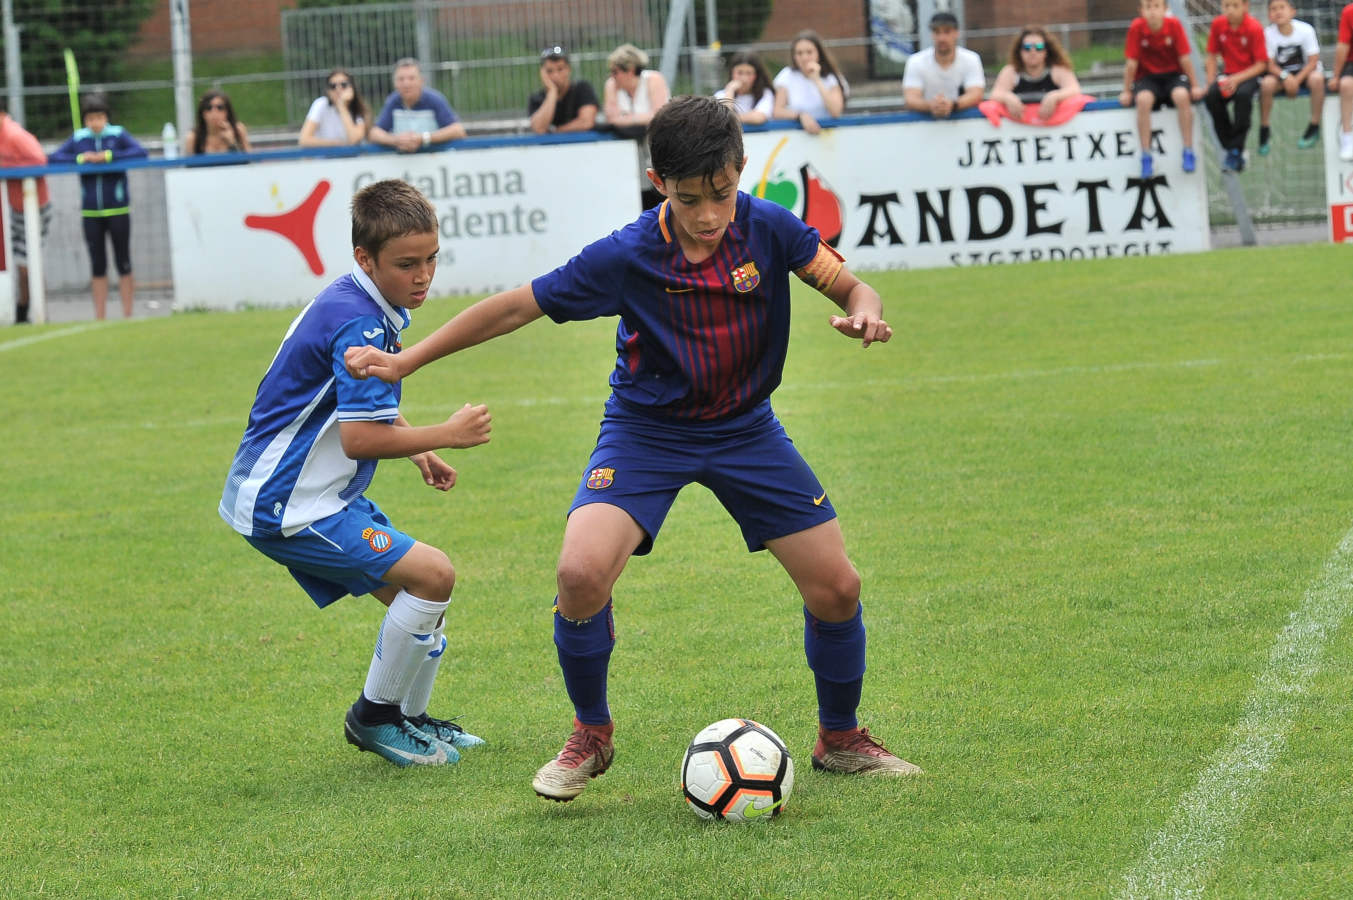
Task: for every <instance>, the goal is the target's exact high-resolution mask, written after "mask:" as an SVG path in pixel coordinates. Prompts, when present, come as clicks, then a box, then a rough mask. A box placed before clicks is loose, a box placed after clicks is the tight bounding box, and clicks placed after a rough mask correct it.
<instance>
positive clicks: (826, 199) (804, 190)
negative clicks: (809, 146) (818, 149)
mask: <svg viewBox="0 0 1353 900" xmlns="http://www.w3.org/2000/svg"><path fill="white" fill-rule="evenodd" d="M786 143H787V139H781V141H780V143H779V144H778V145H776V147H775V149H774V150H773V151H771V154H770V158H769V159H767V160H766V165H765V168H764V169H763V170H762V173H761V179H760V181H759V182H758V183H757V186H756V188H755V190H753V191H752V193H753V195H755V196H757V197H760V198H761V199H763V200H769V201H770V202H772V203H774V204H776V205H778V206H783V207H784V208H785V209H787V210H789V211H790V212H792V213H794V214H795V215H796V216H798V217H799V218H800V219H802V220H803V222H804V224H805V225H811V226H812V227H813V228H816V229H817V230H818V233H819V234H820V235H822V240H824V241H826V242H827V244H828V246H831V247H835V246H836V245H837V244H838V243H839V242H840V240H841V232H842V230H843V229H844V228H845V214H844V211H843V207H842V205H841V198H840V197H838V196H836V192H835V191H833V190H832V189H831V187H830V186H828V184H827V182H826V179H824V178H823V177H822V173H820V172H819V171H818V170H817V167H816V166H814V165H813V164H812V163H811V162H806V161H805V162H804V163H803V164H802V165H800V166H799V171H798V172H797V173H796V174H797V175H798V177H797V178H795V177H794V175H793V174H790V175H786V174H785V172H784V171H783V170H781V169H778V168H777V167H775V157H776V156H778V155H779V153H780V151H781V150H783V149H784V146H785V144H786ZM772 171H774V175H772V174H771V173H772Z"/></svg>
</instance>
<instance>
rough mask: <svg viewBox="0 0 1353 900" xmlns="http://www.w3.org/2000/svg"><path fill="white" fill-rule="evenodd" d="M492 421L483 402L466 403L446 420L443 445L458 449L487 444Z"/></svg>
mask: <svg viewBox="0 0 1353 900" xmlns="http://www.w3.org/2000/svg"><path fill="white" fill-rule="evenodd" d="M492 422H493V417H492V416H490V415H489V408H488V407H487V406H485V405H484V404H483V403H481V404H479V405H478V406H471V405H470V404H468V403H467V404H465V405H464V406H462V407H461V408H460V409H458V410H456V411H455V413H453V414H452V416H451V418H449V419H447V420H446V426H447V432H448V433H447V439H446V442H445V444H444V446H446V447H452V448H455V449H458V450H459V449H464V448H466V447H476V446H478V445H480V444H487V443H488V442H489V431H491V430H492V429H491V428H490V427H489V426H490V424H491V423H492Z"/></svg>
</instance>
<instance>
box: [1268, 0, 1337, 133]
mask: <svg viewBox="0 0 1353 900" xmlns="http://www.w3.org/2000/svg"><path fill="white" fill-rule="evenodd" d="M1295 12H1296V10H1295V9H1294V8H1293V7H1292V0H1269V3H1268V20H1269V22H1270V24H1269V26H1268V27H1267V28H1265V29H1264V46H1265V49H1267V50H1268V72H1267V73H1266V74H1264V75H1263V76H1262V77H1261V78H1260V79H1259V155H1260V156H1268V152H1269V140H1270V138H1271V137H1272V134H1273V132H1272V130H1271V129H1270V128H1269V117H1270V116H1272V115H1273V98H1274V97H1275V96H1277V94H1278V92H1279V91H1282V92H1283V93H1284V94H1286V95H1287V96H1288V97H1295V96H1296V95H1297V92H1298V91H1300V90H1301V89H1302V88H1303V87H1304V88H1307V89H1308V90H1310V92H1311V120H1310V122H1308V123H1307V125H1306V130H1305V131H1304V132H1303V133H1302V135H1301V137H1300V138H1298V139H1297V146H1298V147H1300V148H1302V149H1303V150H1306V149H1309V148H1311V147H1314V146H1315V145H1316V142H1318V141H1319V140H1320V112H1321V110H1322V109H1324V107H1325V70H1324V69H1323V68H1322V67H1321V64H1320V41H1319V39H1318V38H1317V37H1316V36H1315V29H1314V28H1312V27H1311V25H1310V23H1308V22H1303V21H1301V20H1300V19H1295V18H1293V15H1294V14H1295Z"/></svg>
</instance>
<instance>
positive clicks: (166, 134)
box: [160, 122, 179, 159]
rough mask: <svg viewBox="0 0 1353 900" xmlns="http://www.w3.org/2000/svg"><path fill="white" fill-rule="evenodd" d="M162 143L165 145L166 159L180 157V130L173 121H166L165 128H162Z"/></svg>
mask: <svg viewBox="0 0 1353 900" xmlns="http://www.w3.org/2000/svg"><path fill="white" fill-rule="evenodd" d="M160 143H161V144H163V145H164V158H165V159H178V157H179V132H178V129H177V128H175V127H174V123H173V122H165V123H164V128H161V129H160Z"/></svg>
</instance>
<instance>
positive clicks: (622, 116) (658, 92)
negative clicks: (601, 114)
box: [602, 44, 672, 137]
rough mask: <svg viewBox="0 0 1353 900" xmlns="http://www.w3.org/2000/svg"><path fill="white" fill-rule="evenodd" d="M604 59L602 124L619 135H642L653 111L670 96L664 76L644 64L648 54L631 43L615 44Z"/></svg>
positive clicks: (651, 118)
mask: <svg viewBox="0 0 1353 900" xmlns="http://www.w3.org/2000/svg"><path fill="white" fill-rule="evenodd" d="M606 62H607V64H608V65H609V66H610V69H611V77H609V78H607V79H606V84H605V85H603V87H602V94H603V96H604V98H605V109H606V123H607V124H608V125H610V126H612V127H613V128H615V129H617V130H619V131H620V132H621V133H622V134H625V133H626V132H627V130H629V131H633V132H635V133H634V134H632V135H628V134H627V136H633V137H642V136H643V129H645V128H647V127H648V123H649V122H651V121H652V120H653V114H654V113H656V112H657V111H658V110H659V109H662V107H663V105H664V104H666V103H667V101H668V100H670V99H671V98H672V92H671V90H670V89H669V88H668V87H667V79H666V78H663V77H662V73H661V72H659V71H657V70H655V69H650V68H649V67H648V54H647V53H645V52H644V51H642V50H640V49H639V48H638V47H636V46H634V45H633V44H621V45H620V46H619V47H616V48H615V50H613V51H612V52H611V55H610V56H609V57H607V59H606ZM635 126H638V128H637V130H636V128H635Z"/></svg>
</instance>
